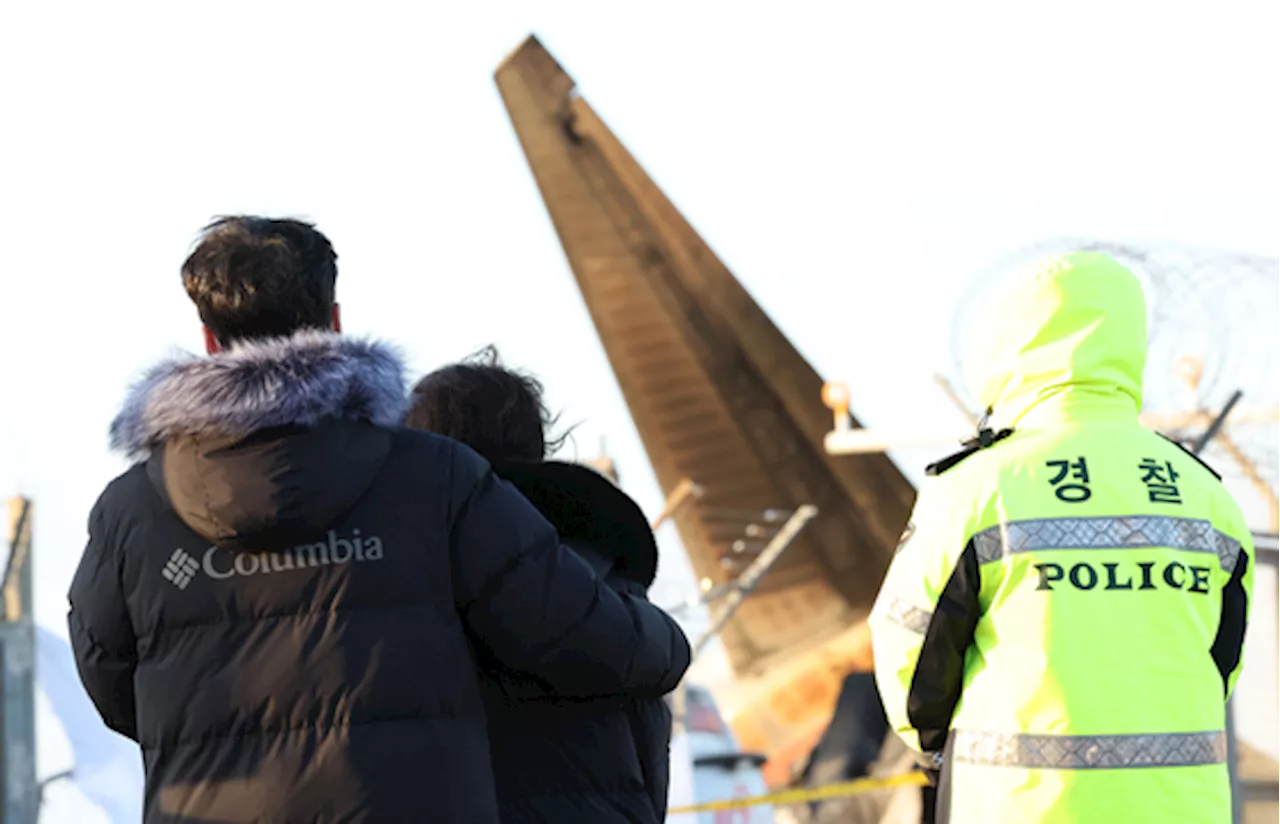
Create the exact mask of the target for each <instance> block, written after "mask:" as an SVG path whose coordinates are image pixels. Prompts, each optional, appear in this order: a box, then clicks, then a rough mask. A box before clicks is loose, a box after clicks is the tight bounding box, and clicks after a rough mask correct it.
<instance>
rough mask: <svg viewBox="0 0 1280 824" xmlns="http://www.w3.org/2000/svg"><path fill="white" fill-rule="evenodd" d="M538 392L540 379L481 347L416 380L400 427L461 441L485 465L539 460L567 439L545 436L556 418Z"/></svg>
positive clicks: (496, 351) (493, 350) (490, 347)
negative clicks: (478, 456)
mask: <svg viewBox="0 0 1280 824" xmlns="http://www.w3.org/2000/svg"><path fill="white" fill-rule="evenodd" d="M542 393H543V387H542V382H541V381H539V380H538V379H537V378H536V377H534V376H533V375H531V374H528V373H526V372H519V371H516V370H514V369H510V368H508V367H506V366H504V365H503V364H502V359H501V357H500V356H499V355H498V350H497V348H496V347H494V346H486V347H485V348H483V349H481V350H480V351H479V352H476V353H474V354H472V355H469V356H467V357H466V358H464V359H462V360H461V361H459V362H458V363H453V364H450V365H448V366H444V367H441V368H440V369H437V370H435V371H434V372H432V373H430V374H429V375H427V376H426V377H424V378H423V379H422V380H420V381H418V384H417V386H415V387H414V388H413V396H412V399H411V400H412V406H411V407H410V409H409V414H408V416H407V417H406V418H405V426H407V427H409V428H410V429H422V430H426V431H427V432H435V433H436V434H438V435H445V436H447V437H450V438H453V439H454V440H456V441H461V442H462V443H464V444H466V445H467V446H469V447H471V448H472V449H474V450H475V451H476V452H479V453H480V455H482V456H483V457H484V458H485V459H486V460H488V461H489V462H490V463H508V462H514V461H541V460H544V459H545V458H547V456H549V455H551V454H552V453H554V452H555V451H556V450H557V449H559V448H560V447H561V446H562V445H563V444H564V442H565V440H566V439H567V438H568V433H565V435H563V436H560V437H558V438H551V437H550V436H549V435H548V432H549V431H550V430H551V427H553V426H554V425H555V424H556V422H557V421H558V420H559V416H558V415H552V414H551V412H550V411H549V410H548V409H547V405H546V403H545V402H544V401H543V397H542Z"/></svg>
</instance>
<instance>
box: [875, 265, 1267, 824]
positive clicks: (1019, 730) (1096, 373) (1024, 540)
mask: <svg viewBox="0 0 1280 824" xmlns="http://www.w3.org/2000/svg"><path fill="white" fill-rule="evenodd" d="M984 328H985V329H986V330H987V331H986V332H985V333H984V334H983V338H984V339H985V340H984V342H983V343H982V344H981V345H980V346H979V347H978V354H977V356H976V358H971V359H970V360H971V362H972V363H973V364H974V365H975V366H976V367H977V368H978V371H979V372H980V373H981V374H980V375H971V374H970V375H967V377H968V378H969V380H968V382H969V383H970V384H971V385H972V387H973V388H974V391H975V392H977V394H978V395H979V397H980V400H981V402H982V404H983V405H984V406H985V407H987V408H988V420H989V421H990V425H989V428H988V427H982V431H981V432H980V433H979V438H977V439H975V441H973V442H970V443H969V444H967V445H966V446H967V448H966V449H965V450H964V451H962V452H960V453H958V454H956V455H953V456H951V457H950V458H948V459H946V460H943V461H941V462H939V463H937V464H934V465H933V466H931V467H930V468H929V471H928V473H927V474H928V475H929V477H927V478H926V480H925V482H924V485H923V486H922V487H921V489H920V492H919V497H918V499H917V501H916V505H915V509H914V511H913V513H912V516H911V521H910V523H909V524H908V526H907V529H906V531H905V533H904V535H903V540H902V542H901V545H900V546H899V548H898V551H897V554H896V555H895V556H894V559H893V562H892V564H891V565H890V569H889V572H888V575H887V577H886V579H885V581H884V584H883V587H882V589H881V592H880V594H879V596H878V597H877V599H876V603H875V606H874V608H873V610H872V615H871V619H870V624H871V630H872V639H873V647H874V653H875V670H876V680H877V684H878V685H879V688H880V691H881V695H882V698H883V700H884V703H885V709H886V712H887V715H888V717H889V719H890V722H891V724H892V725H893V727H894V729H895V730H896V731H897V732H898V734H899V735H901V736H902V737H903V739H904V740H906V741H907V743H908V744H910V745H911V746H912V747H915V748H917V749H919V750H920V751H921V752H922V753H923V754H924V755H925V756H927V757H928V759H929V760H930V761H931V762H932V763H933V764H934V765H935V766H937V767H938V768H939V770H940V777H939V783H938V791H937V792H938V802H937V813H936V821H937V822H938V823H939V824H942V822H949V824H968V822H983V824H988V822H1038V823H1039V824H1057V823H1058V822H1064V824H1065V822H1073V824H1074V823H1075V822H1080V824H1113V823H1114V824H1139V823H1140V822H1162V824H1164V823H1166V822H1170V823H1171V822H1176V823H1177V824H1193V823H1194V822H1214V824H1226V822H1229V821H1230V820H1231V798H1230V787H1229V779H1228V774H1227V768H1226V764H1225V761H1226V735H1225V733H1224V730H1223V728H1224V723H1225V699H1226V697H1227V696H1228V695H1229V694H1230V692H1231V688H1232V686H1233V685H1234V683H1235V679H1236V676H1237V674H1238V673H1239V671H1240V662H1241V648H1242V645H1243V642H1244V631H1245V625H1246V622H1247V620H1248V611H1249V597H1250V593H1251V590H1252V583H1253V568H1252V561H1253V545H1252V541H1251V538H1250V532H1249V530H1248V529H1247V528H1246V526H1245V522H1244V519H1243V517H1242V515H1241V513H1240V510H1239V508H1238V507H1237V506H1236V504H1235V502H1234V501H1233V500H1232V498H1231V496H1230V495H1229V494H1228V493H1227V491H1226V490H1225V489H1224V488H1223V486H1222V485H1221V483H1220V479H1219V478H1218V477H1217V476H1216V475H1215V474H1214V473H1213V472H1212V470H1210V469H1209V468H1208V467H1207V466H1205V465H1203V464H1202V463H1201V462H1200V461H1199V460H1198V459H1197V458H1196V457H1194V456H1193V455H1192V454H1190V453H1189V452H1187V451H1186V450H1184V449H1183V448H1182V447H1180V446H1179V445H1177V444H1176V443H1174V442H1172V441H1169V440H1166V439H1164V438H1162V437H1161V436H1160V435H1158V434H1156V433H1154V432H1151V431H1148V430H1146V429H1144V428H1143V427H1142V426H1141V425H1140V424H1139V422H1138V412H1139V409H1140V407H1141V405H1142V373H1143V367H1144V365H1145V363H1146V352H1147V331H1146V303H1145V300H1144V298H1143V292H1142V287H1141V284H1140V283H1139V281H1138V279H1137V278H1136V277H1135V276H1134V274H1133V273H1132V272H1130V271H1129V270H1128V269H1126V268H1124V267H1123V266H1121V265H1120V264H1119V263H1117V262H1116V261H1114V260H1112V259H1110V258H1108V257H1106V256H1104V255H1101V254H1096V253H1090V252H1079V253H1074V254H1069V255H1065V256H1062V257H1059V258H1056V259H1053V260H1051V261H1049V262H1047V263H1046V264H1044V265H1043V266H1042V267H1041V268H1040V270H1039V271H1038V272H1037V273H1036V275H1035V276H1034V277H1033V278H1030V279H1028V280H1027V281H1024V282H1022V283H1020V284H1018V285H1016V286H1014V287H1012V288H1011V290H1010V291H1009V292H1008V293H1007V297H1006V299H1005V300H1004V301H1003V305H1002V306H1001V307H1000V308H999V311H998V312H997V313H996V314H995V315H994V316H993V317H992V318H991V319H990V321H989V323H987V324H986V326H985V327H984ZM967 371H968V372H972V371H973V370H972V368H970V369H968V370H967ZM974 378H976V380H975V379H974Z"/></svg>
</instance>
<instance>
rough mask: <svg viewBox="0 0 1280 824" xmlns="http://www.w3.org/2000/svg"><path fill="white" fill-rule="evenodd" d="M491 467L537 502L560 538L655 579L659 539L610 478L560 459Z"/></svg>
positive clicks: (620, 568) (642, 580) (648, 580)
mask: <svg viewBox="0 0 1280 824" xmlns="http://www.w3.org/2000/svg"><path fill="white" fill-rule="evenodd" d="M494 470H495V471H496V472H497V473H498V475H499V476H501V477H502V478H504V479H505V480H507V481H509V482H510V483H511V484H513V485H514V486H515V487H516V488H517V489H519V490H520V492H521V494H523V495H524V496H525V497H526V498H528V499H529V501H530V502H531V503H532V504H533V505H534V506H536V507H537V508H538V510H539V511H540V512H541V513H542V514H543V516H544V517H545V518H546V519H547V520H548V521H550V522H551V523H552V524H553V525H554V526H555V528H556V530H557V531H558V532H559V533H560V539H561V540H562V541H564V543H566V544H568V545H569V546H571V547H573V548H574V549H577V550H579V551H581V550H589V551H591V552H595V553H597V554H599V555H601V556H603V557H604V558H605V559H607V560H608V561H609V562H610V566H611V567H612V568H613V569H614V570H616V571H617V572H618V573H619V574H620V575H622V576H623V577H624V578H626V579H627V580H630V581H633V582H635V583H638V584H641V585H643V586H644V587H645V588H646V589H647V588H648V587H650V586H651V585H652V584H653V581H654V578H655V577H656V576H657V573H658V544H657V542H656V541H655V540H654V537H653V530H652V528H650V526H649V520H648V519H647V518H645V516H644V512H643V511H641V509H640V507H639V506H638V505H637V504H636V502H635V501H633V500H632V499H631V496H629V495H627V493H625V492H623V491H622V490H621V489H619V488H618V487H616V486H614V484H613V482H612V481H610V480H609V479H608V478H606V477H604V476H603V475H601V474H600V473H598V472H596V471H595V470H593V469H588V468H587V467H585V466H581V465H579V464H571V463H561V462H560V461H543V462H541V463H503V464H499V465H496V466H495V467H494ZM590 560H591V559H588V561H590ZM593 566H594V564H593Z"/></svg>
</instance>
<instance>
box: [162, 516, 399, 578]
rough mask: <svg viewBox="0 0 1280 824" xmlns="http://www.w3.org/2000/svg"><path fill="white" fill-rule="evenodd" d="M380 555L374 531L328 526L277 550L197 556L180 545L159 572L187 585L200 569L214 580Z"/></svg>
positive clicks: (208, 551)
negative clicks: (322, 536)
mask: <svg viewBox="0 0 1280 824" xmlns="http://www.w3.org/2000/svg"><path fill="white" fill-rule="evenodd" d="M382 557H383V555H382V539H381V538H379V537H378V536H377V535H370V536H368V537H361V535H360V530H358V529H356V530H353V531H352V534H351V536H350V537H342V536H340V535H338V534H337V533H336V532H334V531H333V530H330V531H329V535H328V536H327V540H322V541H315V542H313V543H309V544H300V545H298V546H295V547H293V548H292V549H285V550H280V551H277V552H235V551H232V550H229V549H219V548H218V547H216V546H211V547H209V548H208V549H206V550H205V551H204V555H203V556H201V558H200V559H199V560H196V559H195V558H193V557H192V556H191V555H189V554H188V553H186V552H184V551H183V550H181V549H178V550H174V553H173V555H172V556H170V558H169V561H168V563H166V564H165V566H164V570H163V571H162V574H163V575H164V577H165V578H167V579H168V580H170V581H172V582H173V584H174V586H176V587H178V589H186V588H187V585H188V584H190V583H191V579H192V578H194V577H195V575H196V573H198V572H200V571H203V572H204V574H205V575H208V576H209V577H210V578H212V579H214V580H215V581H225V580H226V579H228V578H235V577H247V576H250V575H269V574H271V573H276V572H296V571H298V570H303V569H310V568H313V567H327V566H334V565H338V566H342V565H346V564H350V563H363V562H365V561H381V560H382Z"/></svg>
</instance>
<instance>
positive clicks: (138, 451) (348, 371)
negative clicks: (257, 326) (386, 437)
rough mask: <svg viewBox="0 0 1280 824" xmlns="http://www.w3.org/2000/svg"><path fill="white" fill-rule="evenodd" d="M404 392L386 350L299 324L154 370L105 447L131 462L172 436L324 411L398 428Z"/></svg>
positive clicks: (232, 432) (312, 418) (311, 418)
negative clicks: (278, 334)
mask: <svg viewBox="0 0 1280 824" xmlns="http://www.w3.org/2000/svg"><path fill="white" fill-rule="evenodd" d="M406 397H407V386H406V380H405V369H404V364H403V362H402V360H401V358H400V355H399V353H398V352H396V351H395V350H394V349H393V348H392V347H390V346H388V345H387V344H384V343H379V342H376V341H365V340H360V339H357V338H348V337H342V336H340V335H337V334H334V333H331V332H320V331H314V330H306V331H302V332H298V333H297V334H295V335H293V336H292V337H288V338H275V339H269V340H262V341H253V342H246V343H240V344H236V345H235V346H233V347H232V348H231V349H229V350H228V351H226V352H224V353H220V354H217V355H213V356H210V357H207V358H196V357H190V356H188V357H184V358H179V359H174V360H169V361H165V362H163V363H160V364H158V365H157V366H155V367H153V368H152V369H150V370H149V371H148V372H147V373H146V374H145V375H144V377H143V378H142V380H141V381H139V382H138V383H137V384H136V385H135V386H134V387H133V388H132V389H131V390H130V391H129V394H128V396H127V399H126V401H125V404H124V408H123V409H122V410H121V411H120V413H119V415H117V416H116V419H115V420H114V421H113V422H112V424H111V448H112V449H115V450H118V451H121V452H124V453H125V454H126V455H127V456H129V457H130V458H132V459H138V458H142V457H145V456H146V455H148V454H149V453H150V452H151V451H152V450H153V449H154V448H155V447H156V446H158V445H159V444H161V443H163V442H165V441H166V440H169V439H171V438H175V437H183V436H198V437H204V436H214V437H228V436H230V437H236V436H243V435H247V434H249V433H251V432H255V431H258V430H262V429H270V428H272V427H278V426H287V425H291V424H293V425H299V426H313V425H315V424H316V423H318V422H319V421H321V420H323V419H325V418H338V419H342V420H368V421H370V422H371V423H374V424H376V425H379V426H396V425H398V424H399V423H400V421H401V419H402V418H403V417H404V413H405V410H406V409H407V401H406Z"/></svg>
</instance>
